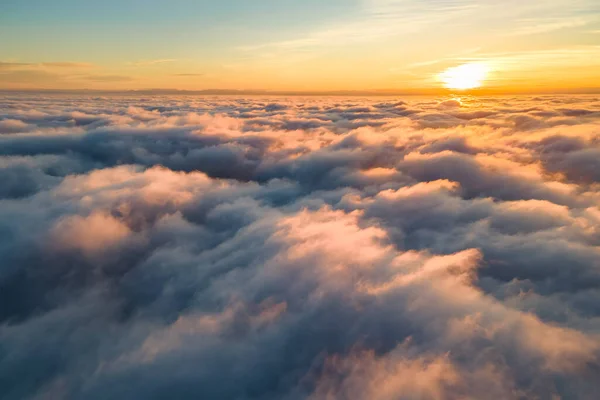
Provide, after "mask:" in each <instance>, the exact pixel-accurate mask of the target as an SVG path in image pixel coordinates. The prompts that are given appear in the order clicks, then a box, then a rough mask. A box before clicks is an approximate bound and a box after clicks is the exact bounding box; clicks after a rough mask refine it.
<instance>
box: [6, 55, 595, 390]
mask: <svg viewBox="0 0 600 400" xmlns="http://www.w3.org/2000/svg"><path fill="white" fill-rule="evenodd" d="M161 61H165V62H166V61H168V60H161ZM55 67H60V66H58V65H56V66H55ZM2 68H9V67H3V66H2V64H0V69H2ZM11 68H12V67H11ZM109 78H110V79H117V78H120V77H109ZM96 79H101V78H100V77H96ZM104 79H108V78H107V77H105V78H104ZM599 304H600V98H598V97H597V96H538V97H524V96H520V97H517V96H515V97H463V98H460V99H457V98H443V99H434V98H425V97H422V98H417V97H414V98H406V99H402V100H400V99H399V98H394V99H391V98H364V99H361V98H358V97H356V98H344V97H338V98H325V97H295V98H292V97H287V98H285V97H250V96H246V97H241V96H237V97H235V96H222V97H217V96H205V97H190V96H156V95H151V94H148V95H146V94H137V95H130V96H102V95H100V94H92V95H65V94H63V95H58V94H55V95H52V94H35V93H24V94H10V93H5V94H1V95H0V398H2V399H24V398H31V399H60V398H65V399H67V398H68V399H109V398H114V399H120V398H123V399H166V398H169V399H188V398H189V399H197V398H207V399H365V400H367V399H463V398H464V399H471V398H472V399H484V398H490V399H523V398H527V399H536V398H539V399H553V398H562V399H593V398H595V396H596V394H597V393H598V392H599V391H600V338H599V336H598V334H599V333H600V306H599Z"/></svg>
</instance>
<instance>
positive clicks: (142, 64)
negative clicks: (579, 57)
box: [128, 58, 177, 67]
mask: <svg viewBox="0 0 600 400" xmlns="http://www.w3.org/2000/svg"><path fill="white" fill-rule="evenodd" d="M175 61H177V60H176V59H174V58H161V59H157V60H140V61H134V62H130V63H128V64H129V65H133V66H135V67H148V66H152V65H160V64H167V63H172V62H175Z"/></svg>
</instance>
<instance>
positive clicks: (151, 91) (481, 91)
mask: <svg viewBox="0 0 600 400" xmlns="http://www.w3.org/2000/svg"><path fill="white" fill-rule="evenodd" d="M1 93H49V94H121V95H124V94H142V95H248V96H253V95H254V96H257V95H258V96H260V95H266V96H381V97H384V96H444V95H452V96H459V95H463V96H476V95H496V96H498V95H500V96H501V95H556V94H580V95H583V94H590V95H592V94H600V87H590V88H556V89H543V88H540V89H513V90H508V89H494V88H477V89H469V90H451V89H445V88H431V89H405V90H399V89H371V90H320V91H319V90H268V89H200V90H188V89H174V88H169V89H159V88H148V89H122V90H119V89H55V88H22V89H10V88H0V94H1Z"/></svg>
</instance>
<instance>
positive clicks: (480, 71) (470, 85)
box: [439, 63, 489, 90]
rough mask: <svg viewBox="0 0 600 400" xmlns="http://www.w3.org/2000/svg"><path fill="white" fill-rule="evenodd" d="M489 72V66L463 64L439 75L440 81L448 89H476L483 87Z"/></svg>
mask: <svg viewBox="0 0 600 400" xmlns="http://www.w3.org/2000/svg"><path fill="white" fill-rule="evenodd" d="M488 71H489V68H488V66H487V65H486V64H483V63H469V64H462V65H459V66H457V67H452V68H448V69H447V70H445V71H444V72H442V73H441V74H440V75H439V79H440V80H441V81H442V82H443V83H444V86H445V87H447V88H448V89H458V90H467V89H474V88H478V87H481V86H482V85H483V82H484V81H485V78H486V77H487V74H488Z"/></svg>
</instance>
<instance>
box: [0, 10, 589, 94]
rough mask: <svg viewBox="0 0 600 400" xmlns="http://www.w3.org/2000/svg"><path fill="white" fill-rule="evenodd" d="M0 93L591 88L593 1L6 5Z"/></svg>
mask: <svg viewBox="0 0 600 400" xmlns="http://www.w3.org/2000/svg"><path fill="white" fill-rule="evenodd" d="M0 38H2V40H0V88H2V89H100V90H130V89H149V88H161V89H180V90H204V89H235V90H270V91H303V92H311V91H342V90H344V91H345V90H348V91H371V90H377V91H392V92H393V91H407V92H410V91H415V92H427V91H436V90H438V91H439V90H441V89H443V87H444V82H443V79H441V78H440V77H441V76H443V73H444V72H445V71H446V70H448V69H449V68H453V67H457V66H460V65H463V64H469V63H479V64H482V65H485V69H486V75H485V79H484V81H483V82H482V87H483V88H484V89H486V90H489V91H492V90H497V91H504V92H512V91H531V92H535V91H564V90H574V91H585V90H593V89H595V88H600V5H599V4H598V3H597V2H596V1H594V0H553V1H548V0H545V1H540V0H532V1H522V0H507V1H502V2H498V1H492V0H480V1H474V0H420V1H418V0H329V1H320V0H303V1H293V0H257V1H247V0H220V1H208V0H197V1H192V0H171V1H168V2H167V1H158V0H144V1H142V0H118V1H117V0H106V1H102V2H100V1H77V0H53V1H49V0H2V1H1V2H0Z"/></svg>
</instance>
